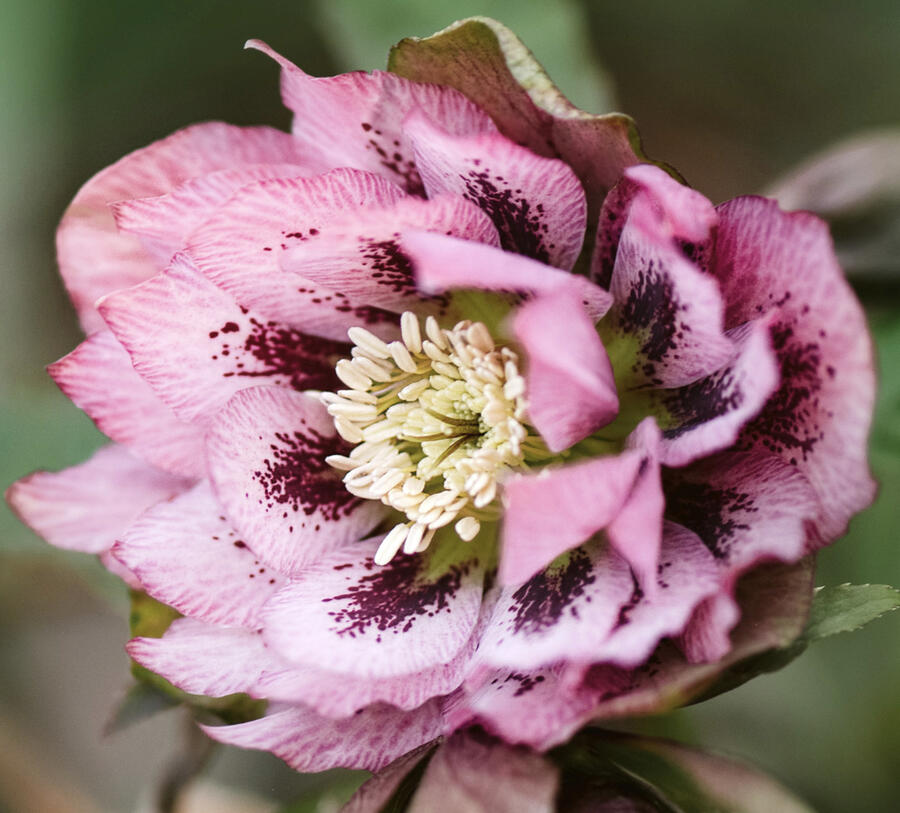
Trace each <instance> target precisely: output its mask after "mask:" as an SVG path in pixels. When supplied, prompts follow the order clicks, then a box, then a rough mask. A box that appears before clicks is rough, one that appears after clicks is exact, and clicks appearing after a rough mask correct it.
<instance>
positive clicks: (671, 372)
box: [609, 195, 733, 387]
mask: <svg viewBox="0 0 900 813" xmlns="http://www.w3.org/2000/svg"><path fill="white" fill-rule="evenodd" d="M652 207H653V202H652V200H651V199H649V198H648V197H647V196H644V195H642V196H639V197H638V198H637V199H636V200H635V203H634V204H633V205H632V208H631V213H630V215H629V218H628V222H627V223H626V225H625V228H624V229H623V230H622V236H621V239H620V241H619V248H618V253H617V254H616V263H615V267H614V269H613V274H612V280H611V283H610V291H611V293H612V294H613V296H614V298H615V302H616V305H615V307H614V308H613V310H612V311H611V314H610V316H611V317H612V324H611V325H610V327H609V329H611V330H614V331H615V332H617V333H622V334H625V336H630V337H633V340H635V341H636V343H637V347H636V360H635V362H634V365H633V367H632V369H631V371H630V377H631V378H632V379H633V380H634V381H635V382H636V383H638V384H641V383H645V384H650V385H652V386H662V387H681V386H684V385H685V384H690V383H691V382H692V381H696V380H697V379H698V378H702V377H703V376H705V375H708V374H710V373H713V372H715V371H716V370H718V369H719V368H720V367H721V366H722V365H723V364H725V363H726V362H727V361H728V360H729V358H731V356H732V354H733V347H732V344H731V342H730V341H728V339H727V337H726V336H725V335H724V332H723V331H724V328H723V313H724V305H723V302H722V297H721V296H720V294H719V289H718V286H717V285H716V281H715V280H714V279H713V278H711V277H710V276H708V275H707V274H704V273H702V272H701V271H700V270H699V268H697V267H696V266H695V265H694V264H693V263H691V262H690V261H689V260H687V259H685V257H684V256H683V254H682V253H681V251H680V249H678V248H677V247H676V246H675V245H674V243H673V242H672V240H671V238H670V236H669V235H668V234H667V233H666V230H665V229H664V228H662V227H661V226H660V224H659V223H658V221H657V219H656V218H655V216H654V213H653V210H652Z"/></svg>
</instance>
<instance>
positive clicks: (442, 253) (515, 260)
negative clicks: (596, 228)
mask: <svg viewBox="0 0 900 813" xmlns="http://www.w3.org/2000/svg"><path fill="white" fill-rule="evenodd" d="M401 242H402V245H403V249H404V250H405V251H406V253H407V254H408V255H409V257H410V258H411V259H412V261H413V266H414V270H415V275H416V282H417V283H418V286H419V289H420V290H421V291H423V292H424V293H426V294H437V293H443V292H444V291H448V290H450V289H452V288H479V289H486V290H489V291H491V290H493V291H501V292H504V293H509V292H515V293H520V294H546V293H550V292H552V291H557V290H559V289H561V288H566V289H569V290H572V291H574V292H576V293H577V294H578V295H579V296H580V297H581V301H582V304H583V305H584V307H585V309H586V310H587V312H588V314H589V315H590V316H591V318H592V319H595V320H596V319H600V318H601V317H602V316H603V315H604V314H605V313H606V312H607V311H608V310H609V308H610V305H611V304H612V301H613V300H612V297H611V296H610V295H609V294H608V293H607V292H606V291H604V290H603V289H602V288H599V287H598V286H596V285H594V284H593V283H591V282H589V281H588V280H586V279H585V278H584V277H580V276H576V275H574V274H569V273H567V272H565V271H560V270H559V269H557V268H553V267H551V266H549V265H544V264H543V263H540V262H538V261H537V260H532V259H530V258H528V257H523V256H521V255H519V254H513V253H512V252H510V251H502V250H501V249H499V248H494V247H493V246H488V245H484V244H481V243H474V242H471V241H469V240H459V239H456V238H454V237H448V236H446V235H442V234H426V233H423V232H412V231H407V232H404V234H403V238H402V241H401Z"/></svg>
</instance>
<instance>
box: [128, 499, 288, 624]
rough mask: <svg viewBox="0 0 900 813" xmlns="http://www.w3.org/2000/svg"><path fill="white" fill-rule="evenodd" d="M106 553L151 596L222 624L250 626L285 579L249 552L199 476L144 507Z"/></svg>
mask: <svg viewBox="0 0 900 813" xmlns="http://www.w3.org/2000/svg"><path fill="white" fill-rule="evenodd" d="M113 553H114V554H115V556H116V557H117V558H118V559H119V560H120V561H121V562H122V563H124V564H125V565H127V566H128V567H129V568H130V569H131V570H132V571H133V572H134V573H135V575H136V576H137V577H138V578H139V579H140V580H141V583H142V584H143V585H144V589H145V590H146V591H147V592H148V593H149V594H150V595H151V596H153V598H155V599H157V600H158V601H162V602H163V603H164V604H168V605H169V606H171V607H174V608H175V609H176V610H178V611H179V612H181V613H183V614H184V615H188V616H191V617H194V618H200V619H203V620H204V621H210V622H212V623H216V624H225V625H227V626H241V627H245V626H249V627H253V626H254V625H256V623H257V620H258V616H259V611H260V609H261V608H262V605H263V604H264V603H265V602H266V601H267V600H268V599H269V598H271V597H272V596H273V595H274V594H275V592H276V591H277V590H279V589H280V588H282V587H283V586H284V585H285V584H286V583H287V580H286V579H285V578H284V576H282V575H281V574H280V573H277V572H276V571H274V570H273V569H272V568H269V567H266V566H265V565H264V564H262V563H261V562H260V561H259V559H257V558H256V557H255V556H254V555H253V553H252V552H251V551H250V549H249V548H248V547H247V545H246V543H245V542H244V541H243V540H242V539H241V538H240V537H239V536H238V534H237V531H235V530H234V529H233V528H232V527H231V525H230V524H229V523H228V521H227V520H226V519H225V518H224V517H223V516H222V509H221V507H220V506H219V504H218V502H217V501H216V499H215V497H213V495H212V493H211V491H210V488H209V484H208V483H205V482H204V483H200V484H199V485H197V486H195V487H194V488H193V489H191V490H190V491H188V492H187V493H185V494H182V495H181V496H179V497H176V498H175V499H174V500H171V501H169V502H165V503H160V504H159V505H156V506H154V507H153V508H151V509H150V510H149V511H147V512H146V513H144V514H143V515H142V516H141V517H140V518H139V519H138V520H137V521H136V522H135V523H134V524H133V525H131V527H130V528H129V529H128V530H127V531H126V532H125V534H124V536H122V537H121V539H120V541H119V542H117V543H116V545H115V546H114V548H113Z"/></svg>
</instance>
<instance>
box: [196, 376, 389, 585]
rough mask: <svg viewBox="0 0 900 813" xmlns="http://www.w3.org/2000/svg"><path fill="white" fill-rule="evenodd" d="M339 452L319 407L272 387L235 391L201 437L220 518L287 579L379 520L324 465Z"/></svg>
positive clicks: (374, 508)
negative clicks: (225, 518)
mask: <svg viewBox="0 0 900 813" xmlns="http://www.w3.org/2000/svg"><path fill="white" fill-rule="evenodd" d="M346 450H347V449H346V444H345V443H344V442H343V441H342V440H340V438H339V437H337V435H336V434H335V432H334V425H333V423H332V420H331V417H330V416H329V415H328V413H327V412H326V411H325V407H323V406H322V405H321V404H320V403H319V402H318V401H316V400H314V399H313V398H312V397H310V396H308V395H303V394H301V393H295V392H290V391H288V390H282V389H279V388H276V387H255V388H252V389H247V390H242V391H241V392H239V393H238V394H237V395H235V396H234V397H233V398H232V399H231V400H230V401H229V402H228V404H227V405H226V406H225V408H224V409H222V411H221V412H219V413H218V415H216V416H215V418H214V419H213V421H212V423H211V425H210V429H209V433H208V435H207V455H208V457H207V460H208V465H209V471H210V479H211V480H212V483H213V487H214V488H215V491H216V494H217V496H218V498H219V501H220V502H221V504H222V506H223V508H224V509H225V513H226V514H227V516H228V518H229V519H230V520H231V522H232V523H233V524H234V527H235V528H236V529H237V530H238V532H239V533H240V534H241V538H242V540H243V541H244V542H246V543H247V546H248V547H249V548H250V549H251V550H252V551H253V552H254V553H255V554H256V555H257V556H258V557H259V558H260V559H262V560H263V561H264V562H266V563H267V564H269V565H270V566H272V567H274V568H276V569H277V570H279V571H281V572H284V573H288V574H293V573H297V572H299V571H301V570H302V568H303V566H304V565H306V564H308V563H309V562H313V561H315V560H316V559H318V558H319V557H320V556H321V555H322V554H323V553H324V552H325V551H327V550H329V549H331V548H334V547H336V546H338V545H342V544H344V543H346V542H350V541H353V540H357V539H360V538H361V537H362V536H363V535H364V534H365V533H366V532H367V531H369V530H370V529H371V528H372V527H373V526H374V525H375V524H376V523H377V522H378V521H379V519H380V518H381V516H382V513H383V510H384V507H383V506H382V505H381V503H379V502H376V501H373V500H360V499H359V498H357V497H353V496H352V495H351V494H350V493H349V492H348V491H347V489H346V488H345V487H344V484H343V482H341V479H340V476H339V475H338V474H337V473H336V472H335V471H334V470H333V469H332V468H331V467H330V466H329V465H328V464H327V463H326V462H325V457H326V456H327V455H329V454H337V453H344V452H346Z"/></svg>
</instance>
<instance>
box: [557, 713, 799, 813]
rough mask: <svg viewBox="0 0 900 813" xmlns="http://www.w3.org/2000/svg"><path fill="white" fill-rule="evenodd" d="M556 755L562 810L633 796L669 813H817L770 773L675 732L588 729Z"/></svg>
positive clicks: (640, 804)
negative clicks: (688, 742)
mask: <svg viewBox="0 0 900 813" xmlns="http://www.w3.org/2000/svg"><path fill="white" fill-rule="evenodd" d="M550 757H551V759H553V761H554V762H556V763H557V764H558V765H559V766H560V768H561V770H562V777H561V782H560V793H559V796H558V799H557V809H558V810H568V809H572V808H573V807H575V806H576V805H578V804H579V803H581V804H585V803H586V802H587V803H588V804H590V803H593V804H597V805H600V804H603V803H604V802H609V803H613V802H619V803H620V804H621V803H622V802H625V801H626V800H627V801H629V802H632V803H633V805H634V807H633V808H629V809H635V810H647V811H651V810H652V811H665V813H689V811H699V810H702V811H704V813H769V811H773V810H778V811H779V813H811V809H810V808H809V807H808V806H807V805H806V804H805V803H803V802H802V801H801V800H800V799H798V798H797V797H795V796H794V795H793V794H791V793H789V792H788V791H787V790H786V789H785V788H783V787H782V786H781V785H780V784H779V783H777V782H776V781H774V780H773V779H771V778H770V777H768V776H766V775H765V774H762V773H760V772H759V771H757V770H755V769H752V768H750V767H748V766H746V765H743V764H741V763H738V762H735V761H733V760H730V759H726V758H724V757H722V756H719V755H716V754H710V753H708V752H705V751H702V750H699V749H697V748H688V747H687V746H684V745H681V744H679V743H676V742H672V741H669V740H663V739H655V738H650V737H637V736H632V735H628V734H620V733H615V732H610V731H603V730H600V729H585V730H583V731H581V732H580V733H579V734H577V735H575V737H574V738H573V739H572V740H571V741H570V742H569V743H567V744H566V745H564V746H562V747H560V748H557V749H555V750H554V751H553V752H551V754H550ZM585 809H587V808H585ZM616 809H619V808H618V807H617V808H616Z"/></svg>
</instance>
